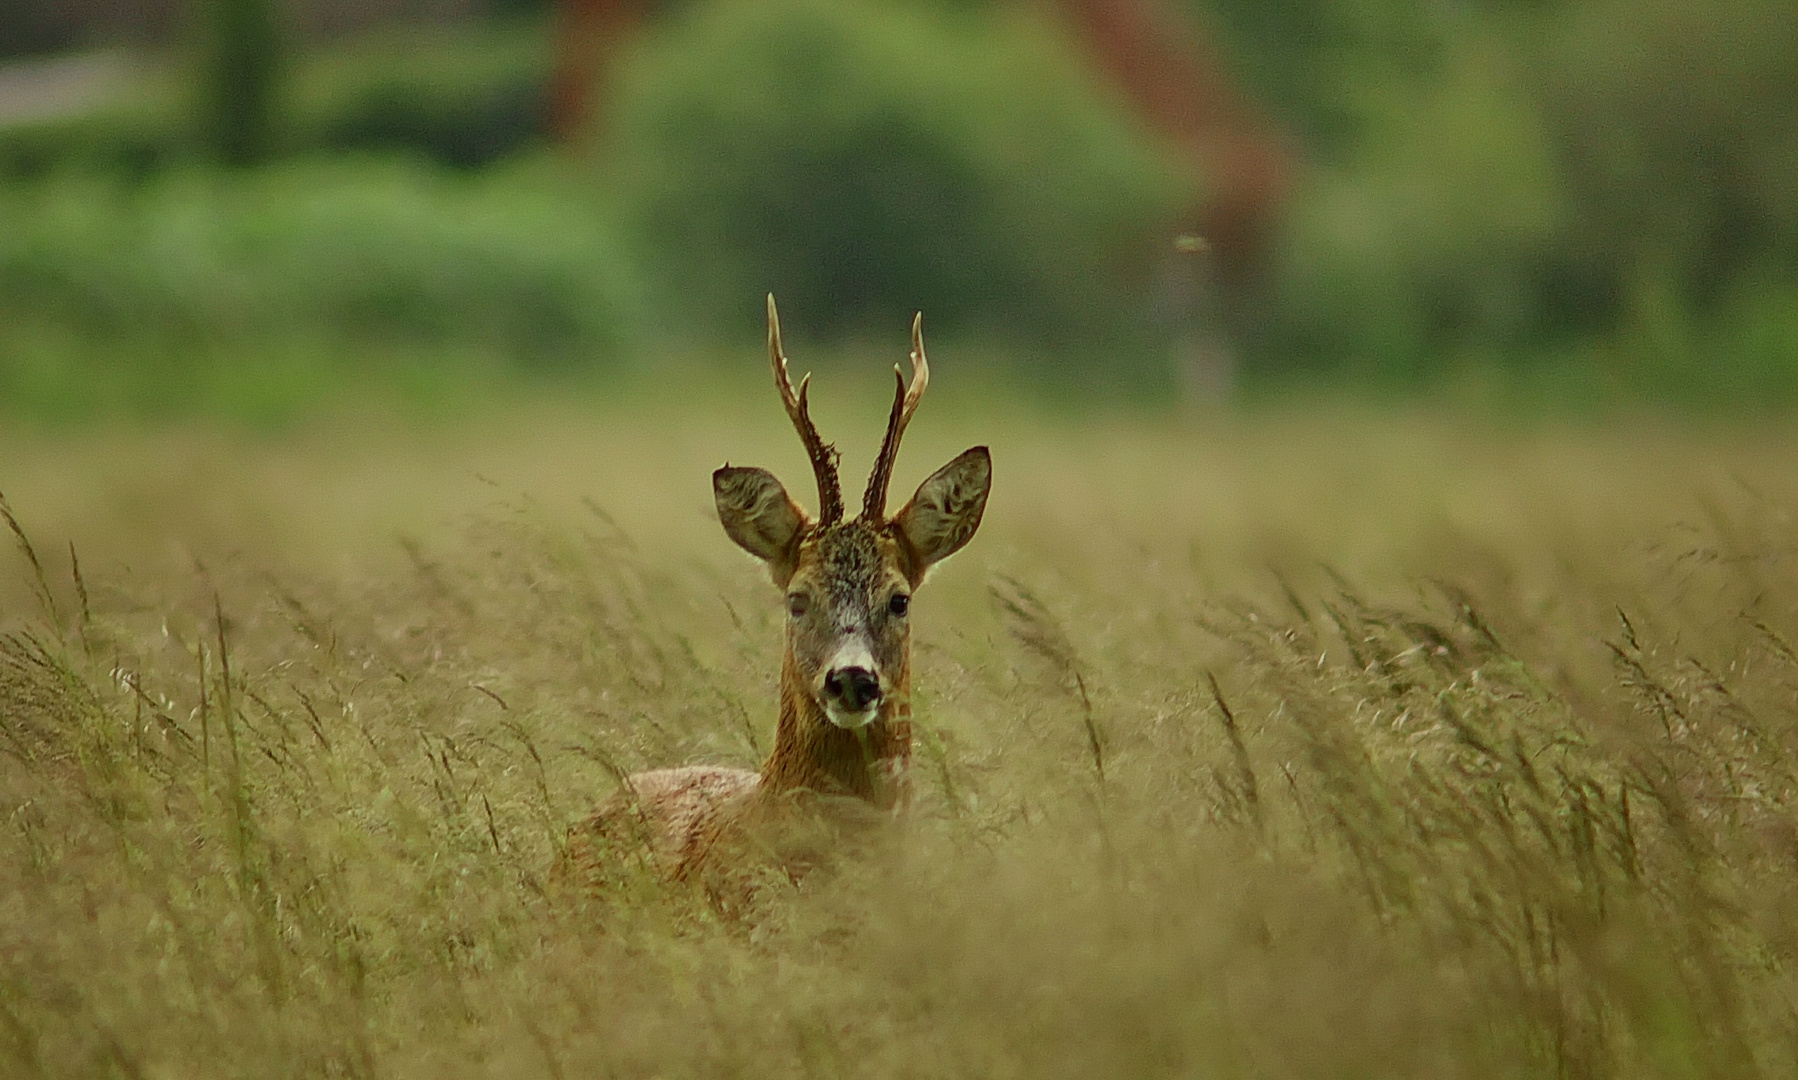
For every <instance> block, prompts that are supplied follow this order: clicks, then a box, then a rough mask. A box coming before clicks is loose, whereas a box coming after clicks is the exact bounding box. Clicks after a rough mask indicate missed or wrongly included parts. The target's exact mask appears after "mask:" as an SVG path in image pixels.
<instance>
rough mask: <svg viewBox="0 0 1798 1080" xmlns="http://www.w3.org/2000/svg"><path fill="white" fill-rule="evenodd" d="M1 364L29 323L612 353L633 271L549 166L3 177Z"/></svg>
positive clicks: (44, 331) (565, 361)
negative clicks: (141, 180)
mask: <svg viewBox="0 0 1798 1080" xmlns="http://www.w3.org/2000/svg"><path fill="white" fill-rule="evenodd" d="M0 214H4V216H5V218H6V219H7V220H8V221H9V222H11V225H10V227H9V228H7V229H6V230H5V231H4V232H3V233H0V308H3V309H4V310H5V311H6V312H7V331H6V334H5V337H4V338H0V350H3V351H0V371H5V370H6V369H7V368H9V367H13V368H16V367H17V366H18V365H19V364H20V363H21V362H22V361H21V360H20V357H22V356H23V355H24V353H25V352H26V351H27V350H26V348H25V346H24V345H23V344H21V342H23V341H24V340H26V339H27V337H29V336H31V335H32V334H36V335H37V338H38V339H39V340H43V339H45V335H48V336H49V338H50V339H53V340H60V341H71V342H85V343H86V344H87V346H88V347H89V348H90V349H100V350H104V351H105V352H107V353H110V354H112V355H113V356H114V357H115V358H117V357H125V358H130V359H132V360H144V359H154V358H155V357H158V356H162V357H181V356H186V355H189V354H206V353H208V352H213V351H218V352H227V353H229V352H233V351H235V352H237V353H246V352H254V351H256V349H258V348H263V347H273V348H274V349H275V350H276V351H281V350H282V349H290V348H291V347H292V345H293V343H295V342H302V343H305V342H311V343H314V344H315V345H316V346H318V347H321V348H324V349H328V350H333V351H336V352H338V353H340V354H342V355H344V357H345V360H344V364H345V365H346V366H349V367H353V366H354V365H355V364H356V363H359V362H361V361H360V357H362V356H363V355H364V354H367V353H369V352H370V351H371V350H372V351H373V352H375V353H379V352H380V351H381V349H382V347H383V343H386V344H389V345H394V344H398V345H405V344H410V345H413V346H433V347H438V348H442V349H447V350H451V351H457V352H467V351H483V350H485V351H487V352H490V353H492V354H494V355H496V356H499V357H502V358H505V359H507V360H509V361H510V362H512V363H514V364H517V365H519V366H521V367H525V368H533V367H535V368H541V367H546V366H548V367H557V366H564V367H565V366H571V365H588V364H594V363H600V364H607V363H615V362H616V361H617V360H618V358H619V356H620V350H621V349H622V347H623V345H624V343H625V341H626V338H627V335H628V333H629V328H630V327H631V326H632V325H634V323H635V322H636V321H637V315H636V313H635V298H634V292H633V289H632V285H631V281H632V279H631V275H630V274H629V272H628V270H627V269H626V264H625V263H624V262H623V261H622V260H621V259H620V258H619V256H618V254H617V252H616V250H615V249H614V247H613V246H612V243H611V240H610V233H609V231H608V230H607V229H606V227H605V225H604V223H603V222H602V221H601V220H600V219H599V217H598V216H597V215H596V214H595V213H593V212H592V210H591V208H590V204H589V203H587V202H586V201H584V200H583V199H581V198H578V197H575V196H573V195H571V194H570V193H568V192H567V190H566V188H565V185H564V184H563V182H561V181H559V180H558V179H557V178H555V177H554V176H553V175H550V174H542V175H537V174H534V173H531V172H529V171H525V170H514V171H512V172H510V173H504V174H501V173H495V174H491V175H488V176H483V177H481V178H478V179H469V178H457V177H453V176H445V175H443V174H440V173H438V172H435V171H433V170H430V169H428V168H424V167H420V166H414V165H403V164H397V163H390V164H379V163H375V162H371V161H361V162H352V163H349V164H343V165H324V164H317V163H293V164H289V165H283V166H279V167H268V168H265V169H262V170H259V171H257V172H254V173H239V174H231V175H219V174H217V173H213V172H210V171H204V170H202V171H184V172H176V173H169V174H165V175H163V176H160V177H158V178H157V179H155V180H153V181H150V182H147V183H145V184H143V185H142V186H137V187H118V186H115V185H111V184H108V183H105V182H103V181H95V180H87V181H78V180H75V179H69V180H66V181H64V182H62V183H58V184H55V185H34V186H31V187H26V188H18V189H14V190H4V191H0Z"/></svg>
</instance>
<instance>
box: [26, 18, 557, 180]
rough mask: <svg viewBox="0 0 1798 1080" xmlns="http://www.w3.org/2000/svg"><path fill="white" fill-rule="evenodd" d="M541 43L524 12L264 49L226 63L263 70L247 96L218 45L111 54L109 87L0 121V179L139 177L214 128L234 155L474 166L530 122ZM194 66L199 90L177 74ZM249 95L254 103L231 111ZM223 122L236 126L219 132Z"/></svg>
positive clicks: (515, 140)
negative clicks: (173, 54) (351, 156)
mask: <svg viewBox="0 0 1798 1080" xmlns="http://www.w3.org/2000/svg"><path fill="white" fill-rule="evenodd" d="M221 11H222V9H221ZM547 53H548V46H547V43H546V33H545V30H544V27H543V26H542V25H540V24H536V23H520V24H514V25H509V26H500V27H492V26H470V27H443V28H435V29H431V30H428V31H421V30H418V29H415V28H414V29H408V30H407V31H406V32H404V33H399V32H391V33H380V34H371V35H368V36H366V37H363V38H359V39H356V40H353V41H349V42H343V43H337V44H333V45H331V46H329V47H327V48H320V49H315V50H310V51H303V52H299V53H296V54H295V55H292V56H280V57H279V58H278V64H277V63H276V59H277V58H275V57H263V58H262V59H263V61H264V62H266V63H269V64H270V65H271V66H270V68H269V69H268V70H264V71H260V72H253V73H249V74H248V75H247V76H246V75H244V74H243V73H239V76H238V77H249V78H260V79H265V80H271V81H268V82H266V83H259V84H258V89H257V91H256V93H258V94H261V95H264V97H263V98H262V99H261V100H260V101H259V103H252V102H250V101H249V100H248V99H247V98H245V96H244V95H242V94H240V93H238V92H237V91H235V90H232V89H231V88H230V87H229V86H226V85H224V83H223V82H221V80H224V79H225V78H226V77H227V76H229V75H230V74H231V73H230V72H229V71H225V70H223V69H222V68H221V67H220V65H221V64H222V62H223V61H222V60H220V59H218V58H214V60H213V63H212V65H211V66H210V67H204V68H203V67H199V66H190V65H184V64H182V63H179V62H168V59H167V58H166V57H165V58H162V60H161V61H160V62H158V61H154V60H152V59H151V58H148V57H134V58H131V59H129V60H124V61H121V63H126V64H129V66H130V69H131V78H130V81H129V89H128V91H127V92H126V93H125V94H122V95H121V96H120V98H119V99H118V100H115V101H111V102H107V103H104V104H101V105H97V106H95V107H94V108H92V109H89V110H85V111H82V112H79V113H76V114H73V115H69V116H63V117H57V118H54V119H46V120H40V121H34V122H30V123H23V124H12V125H0V181H6V180H35V179H42V178H45V177H49V176H55V175H61V174H69V173H79V174H85V175H101V176H110V177H119V178H125V179H135V180H141V179H143V178H146V177H148V176H151V175H154V174H155V173H158V172H161V171H164V170H166V169H169V168H174V167H180V166H183V165H188V164H192V163H194V162H195V161H196V160H198V159H200V158H201V157H202V156H204V150H205V147H206V146H207V145H208V144H210V145H212V146H214V147H215V150H216V149H218V148H219V147H221V146H222V145H223V141H224V140H235V141H234V142H233V145H234V146H236V147H237V150H234V151H232V152H231V153H232V154H235V155H237V156H238V157H239V158H246V157H248V158H253V157H256V156H258V155H266V156H269V157H276V158H279V157H295V156H306V155H312V154H318V153H343V152H361V151H378V152H386V153H391V152H396V151H397V152H406V153H412V154H415V155H417V156H419V157H423V158H427V159H429V160H432V161H436V162H439V163H442V164H446V165H452V166H456V167H463V168H467V167H473V166H479V165H487V164H490V163H493V162H496V161H499V160H500V159H502V158H505V157H507V156H508V155H511V154H513V153H516V152H518V151H521V150H525V149H528V148H529V147H530V146H531V145H532V143H533V142H534V141H535V140H537V139H538V138H539V137H540V136H541V135H542V133H543V129H544V109H543V100H544V85H545V81H546V78H547V70H548V59H547ZM196 75H202V76H204V78H203V79H202V86H203V87H204V88H205V93H199V92H196V89H195V87H194V86H192V85H190V83H192V82H193V81H194V78H195V76H196ZM277 75H279V76H280V77H279V79H278V80H277V79H276V76H277ZM196 105H199V106H201V108H199V109H197V110H196V108H195V106H196ZM252 105H254V108H255V110H258V111H257V112H256V113H255V115H251V114H249V113H243V114H241V115H240V114H238V113H236V112H233V110H234V109H238V108H239V107H243V108H249V107H250V106H252ZM232 117H235V119H232ZM231 124H238V125H243V126H242V127H241V130H240V129H238V128H232V129H231V131H227V130H226V127H227V126H229V125H231ZM264 124H266V125H267V126H266V127H264V126H262V125H264ZM232 132H235V134H233V133H232ZM214 156H215V157H216V156H217V154H216V153H215V155H214Z"/></svg>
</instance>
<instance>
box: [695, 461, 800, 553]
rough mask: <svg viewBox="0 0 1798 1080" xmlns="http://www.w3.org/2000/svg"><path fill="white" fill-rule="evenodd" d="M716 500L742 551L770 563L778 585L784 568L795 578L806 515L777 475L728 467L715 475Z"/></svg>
mask: <svg viewBox="0 0 1798 1080" xmlns="http://www.w3.org/2000/svg"><path fill="white" fill-rule="evenodd" d="M712 497H713V498H714V499H716V500H717V502H718V520H719V521H721V522H723V523H724V531H725V533H726V535H728V536H729V537H730V538H731V539H732V540H735V541H736V542H737V546H738V547H740V548H742V549H743V550H744V551H747V552H749V553H750V554H751V555H754V556H755V557H756V558H758V559H761V560H762V561H763V562H766V563H767V564H768V565H769V568H770V569H772V570H773V571H774V575H775V578H776V580H777V581H778V580H779V579H780V578H781V577H782V569H783V568H785V569H786V572H787V574H791V572H792V570H791V567H792V562H793V552H794V550H795V549H796V548H797V547H798V540H799V534H800V533H801V532H803V531H804V530H805V526H806V517H805V511H803V510H801V509H799V506H798V504H797V503H795V502H794V501H793V498H792V496H790V495H788V494H787V489H786V488H784V487H782V486H781V484H780V481H779V480H776V479H775V478H774V474H773V473H771V472H769V471H768V470H767V469H735V468H732V467H731V466H729V465H726V466H725V467H724V468H722V469H719V470H718V471H717V472H715V473H713V474H712Z"/></svg>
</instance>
